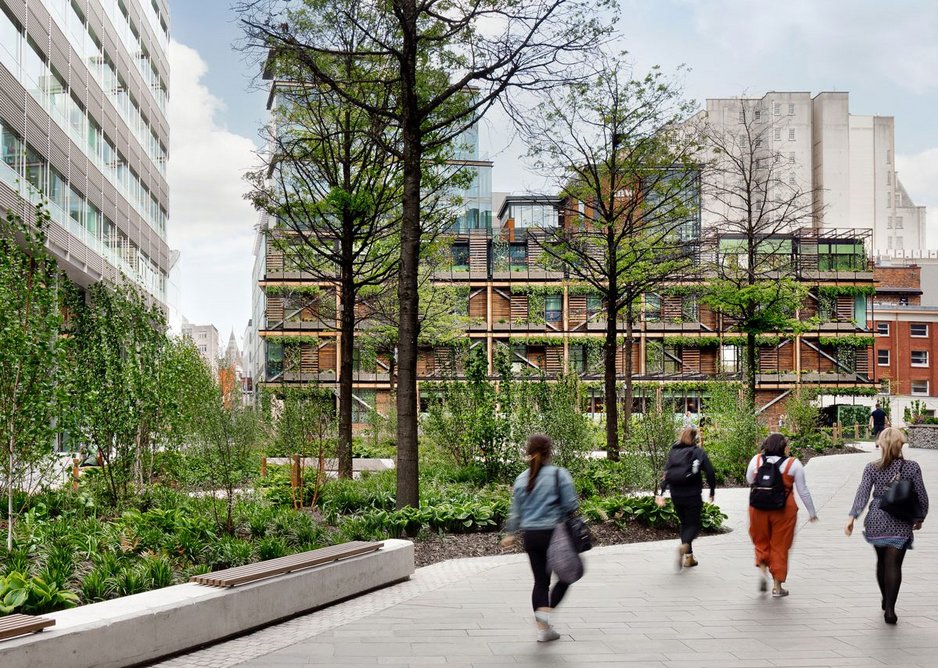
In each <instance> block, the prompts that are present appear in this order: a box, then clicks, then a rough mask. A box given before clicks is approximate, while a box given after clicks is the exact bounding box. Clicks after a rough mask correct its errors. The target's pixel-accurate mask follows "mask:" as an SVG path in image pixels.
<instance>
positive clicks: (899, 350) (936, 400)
mask: <svg viewBox="0 0 938 668" xmlns="http://www.w3.org/2000/svg"><path fill="white" fill-rule="evenodd" d="M874 275H875V278H876V282H877V286H876V297H875V300H874V307H873V311H872V314H871V317H870V328H871V330H872V331H874V332H875V334H876V343H875V346H874V350H873V353H872V355H873V357H872V359H871V360H870V363H871V369H872V372H873V380H874V381H878V382H884V383H885V385H886V386H888V389H889V394H890V395H892V400H891V401H890V408H891V412H892V420H893V423H894V424H898V423H900V421H901V420H902V416H903V411H904V409H905V408H906V406H908V405H909V403H910V402H912V401H916V400H917V401H922V402H924V403H925V405H926V406H927V407H928V408H929V409H930V410H936V409H938V366H936V365H938V307H934V306H924V305H922V294H923V292H922V289H921V268H920V267H919V266H917V265H911V266H905V267H899V266H897V267H876V269H875V273H874Z"/></svg>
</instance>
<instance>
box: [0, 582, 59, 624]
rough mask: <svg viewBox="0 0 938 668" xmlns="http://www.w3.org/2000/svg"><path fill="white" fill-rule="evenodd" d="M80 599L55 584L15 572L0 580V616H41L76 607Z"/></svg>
mask: <svg viewBox="0 0 938 668" xmlns="http://www.w3.org/2000/svg"><path fill="white" fill-rule="evenodd" d="M77 603H78V597H77V596H76V595H75V594H73V593H72V592H70V591H67V590H65V589H63V588H61V587H57V586H56V585H54V584H47V583H46V582H44V581H43V580H42V578H39V577H32V578H27V577H26V576H25V575H23V574H22V573H18V572H13V573H10V574H9V575H7V576H6V577H4V578H0V614H4V615H8V614H11V613H13V612H21V613H23V614H27V615H40V614H43V613H46V612H52V611H54V610H62V609H63V608H71V607H74V606H75V605H76V604H77Z"/></svg>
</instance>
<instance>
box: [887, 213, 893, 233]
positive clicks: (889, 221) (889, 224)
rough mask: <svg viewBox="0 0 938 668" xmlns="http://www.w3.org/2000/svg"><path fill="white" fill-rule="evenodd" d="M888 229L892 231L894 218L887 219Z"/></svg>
mask: <svg viewBox="0 0 938 668" xmlns="http://www.w3.org/2000/svg"><path fill="white" fill-rule="evenodd" d="M886 229H888V230H891V229H892V216H889V217H888V218H886Z"/></svg>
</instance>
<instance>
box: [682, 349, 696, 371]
mask: <svg viewBox="0 0 938 668" xmlns="http://www.w3.org/2000/svg"><path fill="white" fill-rule="evenodd" d="M681 367H682V371H683V372H684V373H700V348H684V349H682V351H681Z"/></svg>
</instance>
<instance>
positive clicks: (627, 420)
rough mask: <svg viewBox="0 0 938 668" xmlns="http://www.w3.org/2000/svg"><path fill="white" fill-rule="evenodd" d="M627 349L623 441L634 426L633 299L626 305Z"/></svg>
mask: <svg viewBox="0 0 938 668" xmlns="http://www.w3.org/2000/svg"><path fill="white" fill-rule="evenodd" d="M625 308H626V309H627V310H626V313H625V350H624V351H623V354H622V361H623V363H624V366H625V368H624V369H623V370H622V371H623V373H624V375H625V378H624V380H625V396H624V397H623V400H622V435H621V436H622V441H623V442H625V441H626V440H628V438H629V434H630V431H631V428H632V395H633V388H632V335H633V328H634V323H633V322H632V303H631V300H630V301H629V303H628V304H627V305H626V307H625Z"/></svg>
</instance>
